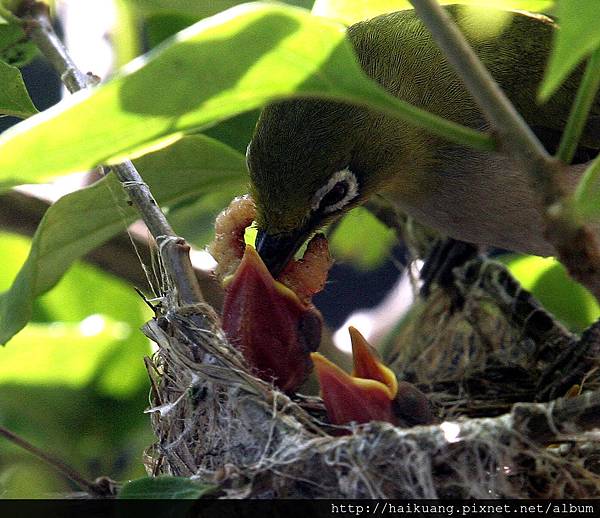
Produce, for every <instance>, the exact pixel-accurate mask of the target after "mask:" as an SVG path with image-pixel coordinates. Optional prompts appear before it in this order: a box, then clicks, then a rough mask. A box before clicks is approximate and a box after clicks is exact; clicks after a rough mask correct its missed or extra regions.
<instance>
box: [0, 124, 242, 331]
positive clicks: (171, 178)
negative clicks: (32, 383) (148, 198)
mask: <svg viewBox="0 0 600 518" xmlns="http://www.w3.org/2000/svg"><path fill="white" fill-rule="evenodd" d="M135 164H136V166H137V167H138V168H139V170H140V171H141V173H142V175H143V177H144V179H145V181H146V182H147V183H148V184H149V185H150V187H151V189H152V192H153V193H154V196H155V198H156V199H157V201H158V202H159V203H160V204H161V205H163V206H168V205H171V204H174V203H177V202H180V201H182V200H185V199H188V198H191V197H194V196H198V195H200V194H202V193H205V192H207V191H209V190H210V189H212V188H213V186H214V185H219V186H220V188H221V186H223V187H231V186H239V188H240V189H242V188H243V185H244V184H245V182H246V174H245V160H244V157H243V156H242V155H240V154H239V153H236V152H235V151H233V150H232V149H231V148H229V147H227V146H225V145H223V144H220V143H219V142H216V141H215V140H212V139H210V138H208V137H204V136H200V135H196V136H190V137H186V138H184V139H181V140H180V141H178V142H176V143H174V144H173V145H171V146H169V147H168V148H164V149H162V150H159V151H156V152H154V153H151V154H149V155H146V156H144V157H141V158H140V159H138V160H136V162H135ZM135 219H136V213H135V211H134V210H133V209H132V208H131V207H129V206H128V204H127V200H126V197H125V195H124V193H123V190H122V188H121V186H120V185H119V184H118V182H117V180H116V179H115V178H114V175H112V174H111V175H109V176H108V177H106V178H104V179H103V180H101V181H100V182H98V183H96V184H94V185H92V186H90V187H88V188H86V189H82V190H80V191H76V192H74V193H71V194H68V195H66V196H64V197H63V198H61V199H60V200H58V201H57V202H56V203H55V204H54V205H53V206H52V207H50V208H49V209H48V211H47V212H46V214H45V215H44V218H43V219H42V221H41V223H40V225H39V227H38V229H37V231H36V234H35V236H34V238H33V242H32V246H31V251H30V253H29V257H28V258H27V261H26V262H25V264H24V265H23V267H22V268H21V270H20V272H19V274H18V275H17V277H16V279H15V281H14V282H13V284H12V286H11V288H10V290H9V291H7V292H5V293H4V294H2V295H1V296H0V343H5V342H6V341H7V340H9V339H10V338H11V337H12V336H13V335H14V334H15V333H17V332H18V331H19V330H20V329H22V328H23V326H24V325H25V324H26V323H27V322H28V321H29V319H30V318H31V314H32V305H33V301H34V300H35V298H36V297H38V296H39V295H41V294H42V293H45V292H46V291H48V290H50V289H51V288H52V287H53V286H54V285H55V284H56V283H57V282H58V280H59V279H60V278H61V276H62V275H64V273H65V272H66V271H67V270H68V268H69V267H70V266H71V264H72V263H73V261H75V260H76V259H78V258H80V257H82V256H83V255H85V254H86V253H87V252H88V251H90V250H92V249H93V248H95V247H97V246H99V245H100V244H102V243H103V242H104V241H106V240H107V239H109V238H110V237H112V236H113V235H115V234H116V233H118V232H119V231H121V230H123V228H124V226H125V225H126V223H130V222H132V221H133V220H135Z"/></svg>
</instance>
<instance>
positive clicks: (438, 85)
mask: <svg viewBox="0 0 600 518" xmlns="http://www.w3.org/2000/svg"><path fill="white" fill-rule="evenodd" d="M446 9H447V11H448V13H449V15H450V16H451V17H452V18H453V19H454V20H456V21H457V22H458V23H459V26H460V27H462V28H466V29H467V30H466V32H465V35H466V37H467V40H468V41H469V43H470V44H471V46H472V47H473V49H474V50H475V52H476V53H477V55H478V56H479V58H480V59H481V60H482V62H483V63H484V65H485V66H486V67H487V68H488V70H489V71H490V72H491V74H492V76H493V77H494V79H495V80H496V81H497V82H498V83H499V84H500V86H501V87H502V88H503V89H504V91H505V92H506V94H507V95H508V97H509V98H510V100H511V101H512V102H513V103H514V105H515V106H516V108H517V109H518V110H519V112H520V113H521V114H522V115H523V117H524V118H525V120H526V121H527V122H528V123H529V125H530V126H531V127H532V129H533V130H534V132H535V133H536V134H537V136H538V137H539V138H540V139H541V141H542V143H543V144H544V145H545V146H546V148H547V149H548V150H549V151H550V152H552V151H554V150H555V148H556V146H557V144H558V142H559V139H560V135H561V133H562V130H563V129H564V126H565V123H566V120H567V117H568V113H569V109H570V107H571V104H572V101H573V99H574V97H575V93H576V90H577V86H578V84H579V79H580V77H581V68H580V69H578V70H577V71H576V72H575V73H574V74H572V75H571V76H570V77H569V78H568V80H567V81H566V82H565V83H564V84H563V85H562V87H561V88H560V89H559V90H558V91H557V92H556V94H555V95H554V96H553V97H552V98H551V99H550V100H549V101H548V102H546V103H545V104H543V105H538V104H537V102H536V92H537V89H538V85H539V83H540V81H541V79H542V76H543V71H544V66H545V64H546V62H547V59H548V55H549V50H550V48H551V40H552V37H553V33H554V31H555V30H556V25H555V24H554V23H553V22H552V21H551V20H550V19H548V18H546V17H543V16H537V15H536V16H534V15H528V14H525V13H517V12H511V13H506V12H503V11H493V10H489V9H486V10H485V12H483V11H482V10H478V9H474V8H470V9H468V10H465V9H463V8H462V6H449V7H447V8H446ZM482 14H484V15H485V16H482ZM494 17H497V18H498V19H499V20H500V19H501V18H502V19H503V20H504V21H505V22H507V23H506V24H505V26H504V28H503V29H502V30H501V31H500V32H497V33H496V34H494V35H490V34H489V33H486V32H485V31H478V30H477V28H478V24H479V23H480V21H481V20H482V19H485V20H487V21H488V23H489V20H490V18H494ZM348 37H349V39H350V41H351V43H352V45H353V46H354V49H355V51H356V54H357V56H358V59H359V62H360V64H361V66H362V68H363V70H364V71H365V72H366V74H367V75H368V76H370V77H371V78H372V79H374V80H375V81H376V82H378V83H379V84H380V85H381V86H382V87H383V88H385V89H386V90H387V91H388V92H390V93H391V94H392V95H394V96H396V97H398V98H400V99H402V100H404V101H407V102H409V103H411V104H413V105H416V106H418V107H421V108H423V109H426V110H427V111H429V112H432V113H435V114H437V115H439V116H442V117H444V118H447V119H450V120H452V121H454V122H457V123H460V124H463V125H465V126H468V127H471V128H475V129H478V130H483V131H485V130H489V129H490V127H489V124H488V122H487V121H486V119H485V118H484V116H483V115H482V113H481V112H480V110H479V109H478V107H477V105H476V104H475V102H474V101H473V99H472V98H471V96H470V94H469V93H468V91H467V90H466V88H465V86H464V85H463V83H462V82H461V80H460V79H459V77H458V76H457V75H456V73H455V72H454V71H453V69H452V67H451V66H450V65H449V63H448V62H447V61H446V59H445V57H444V55H443V53H442V52H441V51H440V50H439V49H438V47H437V45H436V44H435V43H434V41H433V40H432V37H431V35H430V33H429V32H428V30H427V29H426V28H425V27H424V25H423V24H422V22H421V21H420V20H419V19H418V18H417V16H416V15H415V13H414V11H412V10H407V11H401V12H397V13H392V14H386V15H382V16H379V17H377V18H373V19H371V20H368V21H364V22H360V23H357V24H355V25H353V26H351V27H350V28H349V29H348ZM598 149H600V96H599V97H597V98H596V101H595V104H594V106H593V108H592V112H591V114H590V118H589V121H588V124H587V126H586V128H585V131H584V134H583V137H582V139H581V141H580V147H579V149H578V153H577V158H578V160H579V161H580V162H585V161H587V160H589V159H591V158H592V157H593V156H594V155H595V154H597V152H598ZM247 163H248V169H249V172H250V179H251V191H252V195H253V197H254V199H255V201H256V204H257V225H258V237H257V249H258V251H259V253H260V255H261V256H262V258H263V260H264V261H265V263H266V264H267V266H268V267H269V269H270V270H271V272H272V273H273V274H274V275H276V274H277V273H278V272H279V271H280V270H281V269H282V268H283V267H284V266H285V264H286V263H287V262H288V261H289V260H290V258H291V257H292V256H293V255H294V253H295V252H296V251H297V250H298V248H299V247H300V246H301V245H302V243H303V242H304V241H305V240H306V238H307V237H308V236H309V235H310V234H311V233H312V232H314V231H315V230H316V229H317V228H319V227H321V226H323V225H325V224H327V223H329V222H331V221H332V220H334V219H336V218H338V217H339V216H341V215H342V214H344V213H346V212H347V211H348V210H350V209H351V208H353V207H355V206H357V205H359V204H362V203H364V202H365V201H367V200H368V199H369V198H371V197H373V196H375V195H381V196H383V197H384V198H385V199H387V200H388V201H390V202H391V203H392V204H394V205H395V206H396V207H398V208H399V209H401V210H402V211H403V212H405V213H407V214H408V215H410V216H412V217H414V218H415V219H416V220H417V221H419V222H421V223H422V224H425V225H427V226H430V227H432V228H434V229H435V230H436V231H438V232H439V233H441V234H442V235H446V236H450V237H453V238H455V239H459V240H462V241H467V242H471V243H476V244H482V245H490V246H496V247H501V248H506V249H510V250H514V251H520V252H526V253H532V254H537V255H551V254H552V253H553V248H552V246H551V245H550V243H548V242H547V241H546V239H545V237H544V224H543V221H542V217H541V214H540V203H539V200H538V194H537V193H536V192H535V189H534V188H533V186H532V185H530V181H529V177H528V175H527V173H526V171H525V170H524V169H523V168H522V166H521V165H520V163H518V162H517V161H515V160H513V158H512V157H511V155H510V150H508V152H506V151H505V152H493V153H492V152H483V151H476V150H473V149H470V148H468V147H466V146H464V145H459V144H455V143H452V142H449V141H447V140H445V139H443V138H441V137H438V136H436V135H432V134H430V133H428V132H427V131H426V130H424V129H420V128H416V127H414V126H411V125H410V124H408V123H406V122H404V121H402V120H399V119H396V118H392V117H390V116H387V115H385V114H382V113H379V112H375V111H371V110H369V109H366V108H363V107H358V106H353V105H349V104H343V103H338V102H332V101H325V100H318V99H299V100H288V101H282V102H277V103H275V104H272V105H269V106H267V107H266V108H265V109H264V110H263V112H262V114H261V116H260V118H259V120H258V123H257V126H256V129H255V133H254V136H253V138H252V141H251V143H250V145H249V146H248V153H247ZM584 166H585V164H583V163H582V164H580V165H573V166H571V168H570V170H569V173H568V174H569V177H570V180H571V181H570V182H569V184H570V185H572V186H573V187H574V186H575V184H576V181H577V178H578V177H579V175H580V173H581V172H582V171H583V169H584Z"/></svg>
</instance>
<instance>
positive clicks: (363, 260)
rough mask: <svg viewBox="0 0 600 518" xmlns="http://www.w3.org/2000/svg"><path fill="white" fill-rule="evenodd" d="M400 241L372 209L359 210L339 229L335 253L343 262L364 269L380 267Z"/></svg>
mask: <svg viewBox="0 0 600 518" xmlns="http://www.w3.org/2000/svg"><path fill="white" fill-rule="evenodd" d="M395 242H396V237H395V234H394V231H393V230H392V229H390V228H388V227H386V226H385V225H384V224H383V223H381V222H380V221H379V220H378V219H377V218H375V216H373V215H372V214H371V213H370V212H369V211H368V210H366V209H363V208H360V207H359V208H356V209H354V210H353V211H352V212H350V213H349V214H348V215H347V216H346V217H345V218H344V219H343V220H342V222H341V223H340V224H339V226H338V227H337V228H336V229H335V232H334V233H333V236H332V238H331V242H330V245H331V251H332V252H333V254H334V255H335V256H336V257H338V258H339V259H341V260H345V261H351V262H352V263H353V264H355V265H356V266H358V267H360V268H365V269H371V268H375V267H377V266H379V265H380V264H381V263H382V262H383V261H384V260H385V259H386V258H387V257H389V252H390V250H391V248H392V246H393V245H394V243H395Z"/></svg>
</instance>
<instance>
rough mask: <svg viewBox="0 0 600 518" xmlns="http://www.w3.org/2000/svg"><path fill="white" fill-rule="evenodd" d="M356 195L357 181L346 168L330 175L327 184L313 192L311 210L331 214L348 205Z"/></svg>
mask: <svg viewBox="0 0 600 518" xmlns="http://www.w3.org/2000/svg"><path fill="white" fill-rule="evenodd" d="M357 195H358V181H357V180H356V176H355V175H354V173H353V172H352V171H350V169H348V168H347V167H346V168H345V169H342V170H341V171H337V172H335V173H333V174H332V175H331V178H329V180H328V181H327V183H326V184H325V185H324V186H323V187H321V188H320V189H319V190H317V192H315V194H314V196H313V199H312V203H311V208H312V210H313V211H316V210H320V211H321V212H322V213H323V214H331V213H332V212H336V211H338V210H340V209H341V208H342V207H344V206H346V205H348V203H349V202H350V201H352V200H353V199H354V198H356V196H357Z"/></svg>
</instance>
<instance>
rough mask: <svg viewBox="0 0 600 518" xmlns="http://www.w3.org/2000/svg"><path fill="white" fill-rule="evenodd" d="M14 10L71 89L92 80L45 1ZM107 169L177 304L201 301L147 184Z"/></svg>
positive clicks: (125, 166) (125, 171)
mask: <svg viewBox="0 0 600 518" xmlns="http://www.w3.org/2000/svg"><path fill="white" fill-rule="evenodd" d="M18 13H19V15H20V16H21V17H22V19H23V20H24V22H25V27H26V32H27V34H28V35H29V37H30V38H31V40H32V41H33V42H34V43H35V44H36V45H37V46H38V47H39V49H40V51H41V52H42V54H44V55H45V56H46V57H47V59H48V61H49V62H50V64H51V65H52V66H53V67H54V69H55V70H56V71H57V72H58V73H59V75H60V77H61V79H62V81H63V82H64V83H65V85H66V86H67V88H68V89H69V90H70V91H71V92H75V91H78V90H83V89H85V88H87V87H89V86H91V85H93V84H94V83H95V82H96V79H95V77H94V76H92V75H90V74H87V75H85V74H83V73H82V72H81V71H80V70H79V69H78V68H77V66H76V65H75V63H74V62H73V60H72V59H71V58H70V56H69V53H68V52H67V49H66V48H65V46H64V45H63V44H62V42H61V41H60V39H59V38H58V36H57V34H56V33H55V32H54V29H53V28H52V24H51V23H50V18H49V13H48V7H47V6H46V5H45V4H43V3H41V2H35V1H31V0H26V1H24V2H23V3H22V4H21V7H20V9H19V11H18ZM111 169H112V170H113V171H114V173H115V174H116V176H117V178H118V179H119V181H120V182H121V184H122V185H123V187H124V188H125V190H126V191H127V193H128V195H129V197H130V199H131V201H132V202H133V204H134V205H135V207H136V208H137V210H138V212H139V213H140V215H141V216H142V219H143V220H144V223H146V226H147V227H148V229H149V231H150V233H151V234H152V236H153V237H154V239H155V240H156V243H157V245H158V247H159V250H160V253H161V257H162V258H163V263H164V265H165V269H166V270H167V274H168V276H169V278H170V281H171V282H172V284H173V287H174V288H175V290H176V293H177V296H178V299H179V303H180V304H182V305H194V304H198V303H200V302H202V300H203V297H202V292H201V291H200V287H199V286H198V283H197V281H196V277H195V275H194V269H193V268H192V264H191V262H190V258H189V248H190V247H189V245H188V244H187V243H186V242H185V240H184V239H183V238H181V237H179V236H177V235H176V234H175V232H174V231H173V229H172V228H171V225H170V224H169V222H168V221H167V218H166V217H165V215H164V214H163V212H162V211H161V209H160V207H159V206H158V204H157V203H156V200H155V199H154V197H153V196H152V193H151V192H150V189H149V187H148V185H146V183H145V182H144V180H143V179H142V177H141V176H140V174H139V173H138V171H137V170H136V168H135V166H134V165H133V164H132V163H131V162H130V161H125V162H123V163H121V164H118V165H115V166H112V168H111Z"/></svg>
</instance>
